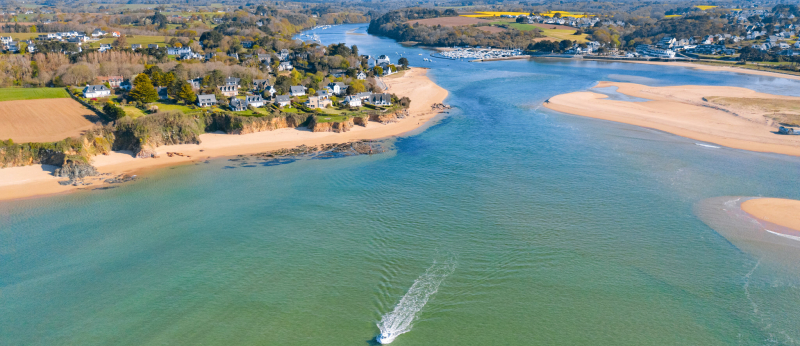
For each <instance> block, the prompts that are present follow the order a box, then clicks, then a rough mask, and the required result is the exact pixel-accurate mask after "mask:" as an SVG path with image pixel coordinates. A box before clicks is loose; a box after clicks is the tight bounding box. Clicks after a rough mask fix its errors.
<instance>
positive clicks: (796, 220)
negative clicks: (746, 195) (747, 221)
mask: <svg viewBox="0 0 800 346" xmlns="http://www.w3.org/2000/svg"><path fill="white" fill-rule="evenodd" d="M741 208H742V210H744V211H745V212H747V213H748V214H750V215H751V216H753V217H754V218H756V219H759V220H762V221H766V222H771V223H774V224H776V225H780V226H783V227H787V228H791V229H793V230H795V231H798V232H800V201H798V200H794V199H783V198H755V199H751V200H747V201H745V202H744V203H742V205H741Z"/></svg>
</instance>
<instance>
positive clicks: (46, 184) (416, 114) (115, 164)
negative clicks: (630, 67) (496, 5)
mask: <svg viewBox="0 0 800 346" xmlns="http://www.w3.org/2000/svg"><path fill="white" fill-rule="evenodd" d="M426 74H427V69H422V68H412V69H411V70H409V71H406V72H405V73H404V74H403V75H402V76H392V77H389V78H385V79H384V82H385V83H386V85H387V86H388V87H389V90H388V91H389V92H390V93H395V94H397V95H398V96H407V97H409V98H410V99H411V106H410V108H409V114H410V116H409V117H407V118H405V119H401V120H399V121H397V122H395V123H390V124H380V123H374V122H370V123H369V124H368V125H367V127H361V126H355V127H354V129H353V130H352V131H349V132H345V133H333V132H311V131H309V130H308V129H305V128H299V129H280V130H275V131H265V132H258V133H251V134H246V135H228V134H214V133H208V134H203V135H201V136H200V140H201V144H182V145H169V146H163V147H158V148H156V151H157V152H158V153H159V154H160V157H159V158H154V159H136V158H134V157H133V156H132V155H131V154H130V153H122V152H115V153H112V154H111V155H101V156H96V157H94V160H93V164H94V165H95V167H97V169H98V171H100V172H101V173H112V174H120V173H130V172H141V171H142V170H145V169H150V168H155V167H161V166H168V165H174V164H181V163H187V162H191V161H195V160H198V159H206V158H208V157H219V156H231V155H240V154H254V153H259V152H264V151H269V150H276V149H281V148H293V147H296V146H298V145H301V144H306V145H320V144H329V143H342V142H348V141H351V140H359V139H380V138H387V137H392V136H397V135H400V134H403V133H407V132H409V131H412V130H415V129H417V128H419V127H421V126H424V125H425V123H427V122H428V121H429V120H431V119H433V118H434V116H436V115H437V114H438V113H439V112H438V111H432V110H431V105H433V104H434V103H441V102H443V101H444V99H445V98H446V97H447V90H445V89H444V88H442V87H440V86H438V85H436V84H435V83H433V82H432V81H431V80H430V79H429V78H428V77H427V75H426ZM166 152H180V153H183V154H185V155H188V156H190V157H181V156H173V157H168V156H167V155H165V153H166ZM58 180H59V179H57V178H55V177H53V176H52V175H51V174H50V172H49V171H48V170H46V169H43V168H42V166H41V165H36V166H28V167H13V168H5V169H0V200H8V199H15V198H23V197H30V196H38V195H43V194H53V193H60V192H66V191H71V190H75V189H77V187H73V186H61V185H59V184H58ZM92 182H94V183H95V185H94V186H97V185H98V184H101V183H102V180H101V179H94V180H92ZM94 186H93V187H94Z"/></svg>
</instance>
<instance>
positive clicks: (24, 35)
mask: <svg viewBox="0 0 800 346" xmlns="http://www.w3.org/2000/svg"><path fill="white" fill-rule="evenodd" d="M40 34H41V32H11V33H5V32H4V33H1V34H0V36H11V37H13V38H14V40H33V39H35V38H37V37H39V35H40Z"/></svg>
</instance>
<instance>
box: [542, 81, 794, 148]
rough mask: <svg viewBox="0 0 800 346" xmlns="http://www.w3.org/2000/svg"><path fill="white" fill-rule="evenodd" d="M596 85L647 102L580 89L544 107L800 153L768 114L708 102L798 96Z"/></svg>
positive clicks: (744, 145) (700, 137) (708, 88)
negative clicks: (710, 98)
mask: <svg viewBox="0 0 800 346" xmlns="http://www.w3.org/2000/svg"><path fill="white" fill-rule="evenodd" d="M596 87H597V88H604V87H617V92H619V93H622V94H624V95H627V96H632V97H637V98H641V99H646V100H647V101H645V102H628V101H617V100H611V99H609V97H608V96H607V95H603V94H600V93H596V92H592V91H581V92H573V93H568V94H562V95H557V96H554V97H552V98H550V100H548V101H547V102H545V104H544V106H545V107H547V108H549V109H552V110H555V111H559V112H563V113H568V114H574V115H580V116H586V117H591V118H597V119H604V120H610V121H615V122H621V123H626V124H631V125H636V126H642V127H648V128H652V129H656V130H660V131H664V132H669V133H672V134H675V135H678V136H682V137H687V138H691V139H695V140H698V141H703V142H709V143H714V144H718V145H722V146H726V147H730V148H736V149H744V150H750V151H758V152H769V153H778V154H785V155H793V156H800V136H784V135H778V134H776V133H775V132H776V131H777V130H778V124H777V123H775V122H774V121H771V120H770V119H768V118H766V117H765V116H764V114H758V113H754V112H753V111H752V109H747V108H737V107H734V106H721V105H719V104H715V103H711V102H708V101H706V100H705V98H706V97H719V96H723V97H733V98H741V99H745V98H753V99H762V100H763V99H776V100H791V101H792V102H794V101H797V102H800V98H798V97H789V96H779V95H771V94H764V93H758V92H755V91H753V90H750V89H745V88H737V87H719V86H696V85H685V86H673V87H650V86H646V85H641V84H633V83H617V82H600V83H598V85H597V86H596Z"/></svg>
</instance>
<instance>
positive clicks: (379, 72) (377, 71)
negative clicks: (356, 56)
mask: <svg viewBox="0 0 800 346" xmlns="http://www.w3.org/2000/svg"><path fill="white" fill-rule="evenodd" d="M372 70H373V71H375V75H376V76H380V75H382V74H383V67H380V66H375V67H374V68H372Z"/></svg>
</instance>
